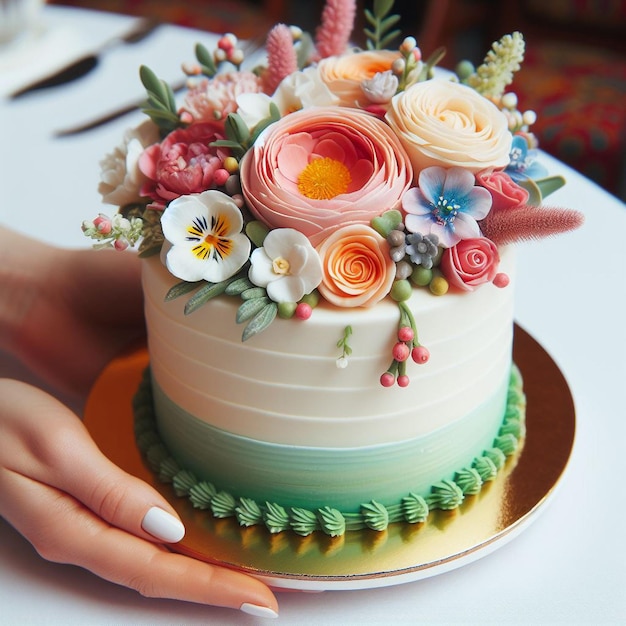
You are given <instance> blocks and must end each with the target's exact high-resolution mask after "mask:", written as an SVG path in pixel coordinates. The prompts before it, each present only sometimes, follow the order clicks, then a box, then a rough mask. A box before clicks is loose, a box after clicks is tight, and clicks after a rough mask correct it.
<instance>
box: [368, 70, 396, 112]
mask: <svg viewBox="0 0 626 626" xmlns="http://www.w3.org/2000/svg"><path fill="white" fill-rule="evenodd" d="M361 89H362V90H363V93H364V94H365V95H366V97H367V99H368V100H369V101H370V102H373V103H374V104H384V103H385V102H389V100H391V98H393V96H394V95H395V93H396V91H397V90H398V77H397V76H395V75H394V73H393V72H392V71H391V70H387V71H386V72H377V73H376V74H374V76H372V78H370V79H369V80H364V81H363V82H362V83H361Z"/></svg>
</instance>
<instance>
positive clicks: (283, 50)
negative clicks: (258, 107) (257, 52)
mask: <svg viewBox="0 0 626 626" xmlns="http://www.w3.org/2000/svg"><path fill="white" fill-rule="evenodd" d="M266 49H267V71H266V72H265V74H264V76H263V88H264V89H263V90H264V91H265V92H266V93H268V94H273V93H274V91H276V88H277V87H278V85H280V83H281V81H282V80H283V78H286V77H287V76H289V74H293V72H295V71H297V69H298V61H297V58H296V50H295V48H294V45H293V37H292V36H291V31H290V30H289V27H288V26H286V25H285V24H276V26H274V28H272V30H271V31H270V32H269V34H268V35H267V42H266Z"/></svg>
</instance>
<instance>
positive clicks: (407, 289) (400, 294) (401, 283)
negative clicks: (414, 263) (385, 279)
mask: <svg viewBox="0 0 626 626" xmlns="http://www.w3.org/2000/svg"><path fill="white" fill-rule="evenodd" d="M411 292H412V289H411V283H410V282H409V281H408V280H396V281H395V282H394V283H393V285H392V287H391V293H390V294H389V295H390V296H391V297H392V298H393V299H394V300H395V301H396V302H404V301H405V300H408V299H409V298H410V297H411Z"/></svg>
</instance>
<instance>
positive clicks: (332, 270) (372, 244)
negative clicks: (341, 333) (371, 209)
mask: <svg viewBox="0 0 626 626" xmlns="http://www.w3.org/2000/svg"><path fill="white" fill-rule="evenodd" d="M317 251H318V254H319V255H320V259H321V260H322V271H323V278H322V282H321V283H320V285H319V286H318V290H319V292H320V294H321V295H322V296H323V297H324V298H325V299H326V300H328V302H330V303H331V304H334V305H335V306H340V307H357V306H363V307H370V306H373V305H374V304H376V303H377V302H378V301H379V300H382V298H384V297H385V296H386V295H387V294H388V293H389V291H390V289H391V285H392V284H393V281H394V278H395V275H396V265H395V263H394V262H393V261H392V260H391V257H390V256H389V244H388V243H387V241H386V240H385V238H384V237H382V236H381V235H379V234H378V233H377V232H376V231H375V230H374V229H373V228H372V227H371V226H366V225H364V224H355V225H352V226H344V227H343V228H341V229H340V230H337V231H335V232H334V233H333V234H332V235H330V237H328V239H326V240H325V241H324V242H323V243H322V244H321V245H320V246H318V248H317Z"/></svg>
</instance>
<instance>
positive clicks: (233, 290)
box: [224, 276, 254, 296]
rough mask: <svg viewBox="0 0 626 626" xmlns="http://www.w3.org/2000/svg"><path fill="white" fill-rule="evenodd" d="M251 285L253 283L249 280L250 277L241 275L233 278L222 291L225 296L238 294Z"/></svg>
mask: <svg viewBox="0 0 626 626" xmlns="http://www.w3.org/2000/svg"><path fill="white" fill-rule="evenodd" d="M253 286H254V285H253V284H252V283H251V282H250V279H249V278H248V277H247V276H242V277H241V278H237V280H233V282H232V283H230V284H229V285H228V287H226V289H225V291H224V293H225V294H226V295H227V296H238V295H239V294H241V293H243V292H244V291H245V290H246V289H250V288H252V287H253Z"/></svg>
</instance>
